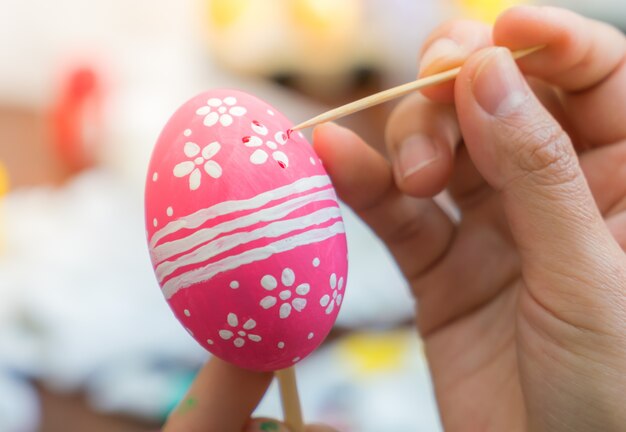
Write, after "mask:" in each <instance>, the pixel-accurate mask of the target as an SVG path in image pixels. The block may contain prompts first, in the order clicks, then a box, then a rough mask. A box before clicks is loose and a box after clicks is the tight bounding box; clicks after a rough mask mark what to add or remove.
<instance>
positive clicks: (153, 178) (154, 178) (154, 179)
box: [152, 172, 159, 181]
mask: <svg viewBox="0 0 626 432" xmlns="http://www.w3.org/2000/svg"><path fill="white" fill-rule="evenodd" d="M158 179H159V173H158V172H155V173H154V174H152V181H157V180H158Z"/></svg>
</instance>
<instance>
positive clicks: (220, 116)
mask: <svg viewBox="0 0 626 432" xmlns="http://www.w3.org/2000/svg"><path fill="white" fill-rule="evenodd" d="M236 104H237V99H236V98H234V97H233V96H228V97H225V98H224V99H223V100H222V99H219V98H210V99H209V100H207V102H206V105H204V106H201V107H200V108H198V109H197V110H196V114H198V115H202V116H204V120H203V122H202V123H203V124H204V125H205V126H208V127H211V126H214V125H216V124H217V123H218V122H219V123H220V124H221V125H222V126H224V127H228V126H230V125H231V124H233V116H235V117H241V116H242V115H244V114H245V113H246V112H247V110H246V109H245V108H244V107H242V106H237V105H236Z"/></svg>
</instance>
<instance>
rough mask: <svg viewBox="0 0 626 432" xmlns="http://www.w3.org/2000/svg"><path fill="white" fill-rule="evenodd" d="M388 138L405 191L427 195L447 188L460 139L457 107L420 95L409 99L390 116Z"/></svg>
mask: <svg viewBox="0 0 626 432" xmlns="http://www.w3.org/2000/svg"><path fill="white" fill-rule="evenodd" d="M386 140H387V147H388V150H389V154H390V155H391V160H392V166H393V173H394V178H395V182H396V185H397V186H398V188H399V189H400V190H401V191H402V192H404V193H405V194H407V195H410V196H414V197H420V198H423V197H432V196H434V195H436V194H437V193H439V192H440V191H441V190H443V188H444V187H445V186H446V185H447V183H448V180H449V178H450V175H451V171H452V165H453V157H454V149H455V147H456V145H457V144H458V142H459V140H460V134H459V128H458V124H457V121H456V113H455V111H454V109H453V107H451V106H449V105H444V104H435V103H432V102H430V101H427V100H425V99H424V98H421V97H419V96H412V97H408V98H405V99H404V100H403V101H402V102H401V103H400V104H399V105H398V106H397V107H396V109H395V110H394V111H393V113H392V114H391V116H390V118H389V121H388V123H387V131H386Z"/></svg>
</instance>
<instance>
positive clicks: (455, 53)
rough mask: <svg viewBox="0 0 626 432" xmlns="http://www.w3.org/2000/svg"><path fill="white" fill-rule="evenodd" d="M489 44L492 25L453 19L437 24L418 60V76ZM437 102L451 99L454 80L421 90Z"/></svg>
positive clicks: (443, 68) (445, 67)
mask: <svg viewBox="0 0 626 432" xmlns="http://www.w3.org/2000/svg"><path fill="white" fill-rule="evenodd" d="M490 44H491V29H490V28H489V26H487V25H486V24H484V23H480V22H476V21H470V20H452V21H449V22H447V23H444V24H443V25H442V26H440V27H439V28H437V29H436V30H435V31H433V33H432V34H431V36H430V37H429V38H428V39H427V40H426V42H425V44H424V47H423V49H422V54H421V56H420V60H419V66H420V70H419V74H418V77H419V78H423V77H426V76H430V75H434V74H436V73H439V72H443V71H446V70H449V69H453V68H455V67H458V66H461V65H462V64H463V63H464V61H465V60H466V59H467V58H468V57H469V56H470V55H471V54H472V52H474V51H476V50H477V49H480V48H482V47H485V46H488V45H490ZM422 94H423V95H424V96H426V97H427V98H428V99H430V100H432V101H434V102H439V103H450V102H452V101H453V100H454V83H443V84H440V85H437V86H433V87H429V88H426V89H423V90H422Z"/></svg>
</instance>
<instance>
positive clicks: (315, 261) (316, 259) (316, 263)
mask: <svg viewBox="0 0 626 432" xmlns="http://www.w3.org/2000/svg"><path fill="white" fill-rule="evenodd" d="M319 265H320V259H319V258H318V257H315V258H313V267H319Z"/></svg>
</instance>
